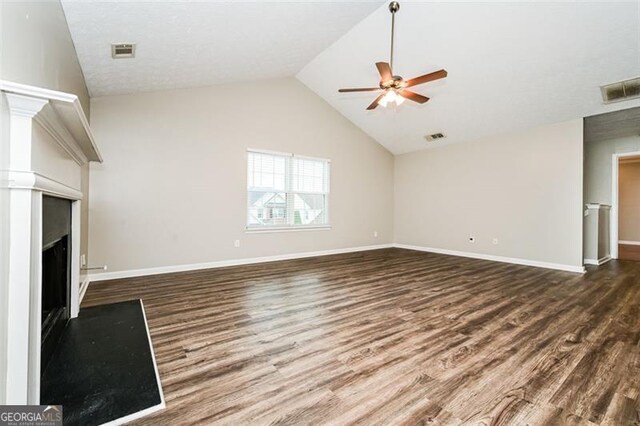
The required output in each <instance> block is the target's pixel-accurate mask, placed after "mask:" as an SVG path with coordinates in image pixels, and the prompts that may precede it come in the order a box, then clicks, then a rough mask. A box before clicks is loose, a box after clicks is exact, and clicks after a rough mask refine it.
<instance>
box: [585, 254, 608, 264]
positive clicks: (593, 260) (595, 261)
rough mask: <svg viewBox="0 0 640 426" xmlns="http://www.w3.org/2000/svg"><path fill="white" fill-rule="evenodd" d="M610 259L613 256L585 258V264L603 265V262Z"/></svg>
mask: <svg viewBox="0 0 640 426" xmlns="http://www.w3.org/2000/svg"><path fill="white" fill-rule="evenodd" d="M610 260H611V256H605V257H603V258H601V259H585V260H584V264H585V265H596V266H598V265H602V264H603V263H607V262H608V261H610Z"/></svg>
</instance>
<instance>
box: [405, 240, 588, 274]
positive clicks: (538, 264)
mask: <svg viewBox="0 0 640 426" xmlns="http://www.w3.org/2000/svg"><path fill="white" fill-rule="evenodd" d="M394 247H397V248H403V249H408V250H417V251H426V252H429V253H438V254H446V255H449V256H459V257H469V258H472V259H482V260H491V261H493V262H502V263H513V264H515V265H525V266H534V267H536V268H546V269H557V270H559V271H567V272H578V273H584V272H585V269H584V266H582V265H580V266H574V265H564V264H561V263H550V262H540V261H537V260H528V259H518V258H515V257H504V256H495V255H492V254H482V253H471V252H464V251H457V250H447V249H440V248H433V247H422V246H413V245H408V244H394Z"/></svg>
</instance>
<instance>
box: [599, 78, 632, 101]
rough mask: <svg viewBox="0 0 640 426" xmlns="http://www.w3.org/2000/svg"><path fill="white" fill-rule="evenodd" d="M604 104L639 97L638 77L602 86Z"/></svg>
mask: <svg viewBox="0 0 640 426" xmlns="http://www.w3.org/2000/svg"><path fill="white" fill-rule="evenodd" d="M601 89H602V99H603V100H604V103H605V104H608V103H611V102H620V101H628V100H631V99H636V98H640V77H636V78H632V79H629V80H625V81H619V82H617V83H612V84H607V85H606V86H602V87H601Z"/></svg>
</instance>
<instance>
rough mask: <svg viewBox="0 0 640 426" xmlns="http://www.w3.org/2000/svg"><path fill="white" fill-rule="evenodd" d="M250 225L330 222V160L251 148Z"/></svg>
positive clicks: (320, 224) (266, 226) (309, 225)
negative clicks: (252, 149)
mask: <svg viewBox="0 0 640 426" xmlns="http://www.w3.org/2000/svg"><path fill="white" fill-rule="evenodd" d="M247 172H248V176H247V205H248V209H247V229H277V228H318V227H327V226H328V225H329V208H328V206H329V160H323V159H319V158H309V157H302V156H297V155H293V154H277V153H268V152H259V151H249V152H248V162H247Z"/></svg>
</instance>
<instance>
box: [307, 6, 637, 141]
mask: <svg viewBox="0 0 640 426" xmlns="http://www.w3.org/2000/svg"><path fill="white" fill-rule="evenodd" d="M400 4H401V6H400V11H399V12H398V14H397V15H396V40H395V45H396V49H395V58H394V73H396V74H399V75H401V76H403V77H409V78H410V77H413V76H416V75H421V74H425V73H427V72H430V71H435V70H437V69H440V68H445V69H447V71H448V72H449V76H448V77H447V78H446V79H445V80H440V81H437V82H434V83H428V84H425V85H423V86H417V88H416V92H419V93H421V94H424V95H426V96H429V97H430V98H431V100H430V101H429V102H427V103H426V104H424V105H418V104H415V103H413V102H405V103H403V104H402V105H400V107H398V109H397V110H393V109H386V110H385V109H383V108H378V109H376V110H374V111H365V108H366V107H367V105H368V104H369V103H370V102H371V101H372V99H373V97H372V94H371V93H369V94H367V93H364V94H339V93H338V91H337V89H338V88H340V87H358V86H365V87H366V86H371V84H372V83H374V84H375V82H376V81H377V79H378V77H377V71H376V68H375V66H374V62H376V61H380V60H386V59H387V58H388V57H389V52H388V49H389V27H390V19H391V18H390V14H389V11H388V10H387V8H386V6H384V5H383V6H381V7H380V8H378V10H377V11H376V12H375V13H373V14H372V15H370V16H369V17H368V18H366V19H365V20H363V21H362V22H360V23H359V24H358V25H356V26H355V27H354V28H353V29H352V30H351V31H350V32H348V33H347V34H346V35H345V36H343V37H342V38H341V39H340V40H339V41H338V42H336V43H334V44H333V45H332V46H330V47H329V48H328V49H326V50H325V51H324V52H322V53H321V54H320V55H319V56H317V57H316V58H315V59H314V60H313V61H311V62H310V63H309V64H308V65H307V66H306V67H305V68H304V69H303V70H302V71H301V72H300V73H299V74H298V78H299V79H300V80H301V81H303V82H304V83H305V84H306V85H307V86H309V87H310V88H311V89H312V90H314V91H315V92H316V93H318V94H319V95H320V96H322V97H323V98H324V99H325V100H326V101H327V102H329V103H330V104H331V105H332V106H333V107H334V108H336V109H337V110H338V111H340V112H341V113H342V114H343V115H345V116H346V117H347V118H348V119H349V120H351V121H352V122H353V123H355V124H356V125H358V126H359V127H360V128H362V129H363V130H365V131H366V132H367V133H368V134H369V135H371V136H372V137H373V138H375V139H376V140H377V141H378V142H380V143H381V144H383V145H384V146H386V147H387V148H388V149H389V150H390V151H392V152H393V153H396V154H399V153H405V152H409V151H414V150H418V149H424V148H427V147H433V146H441V145H443V144H447V143H455V142H461V141H472V140H475V139H478V138H480V137H485V136H490V135H492V134H497V133H505V132H509V131H511V130H516V129H521V128H527V127H533V126H537V125H542V124H550V123H555V122H561V121H565V120H570V119H573V118H581V117H584V116H588V115H593V114H597V113H602V112H606V111H611V110H614V109H621V108H628V107H631V106H636V105H640V100H636V101H630V102H622V103H618V104H611V105H608V106H604V105H603V104H602V97H601V93H600V88H599V86H600V85H603V84H607V83H611V82H614V81H618V80H621V79H626V78H630V77H635V76H640V9H639V7H640V6H639V5H640V3H638V2H624V3H614V2H606V3H605V2H602V3H593V2H588V3H587V2H532V3H526V2H487V3H473V2H464V3H461V2H411V1H409V2H407V1H403V2H401V3H400ZM436 132H442V133H444V134H446V135H447V138H446V139H444V140H441V141H438V142H431V143H429V142H426V141H425V139H424V135H427V134H432V133H436Z"/></svg>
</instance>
